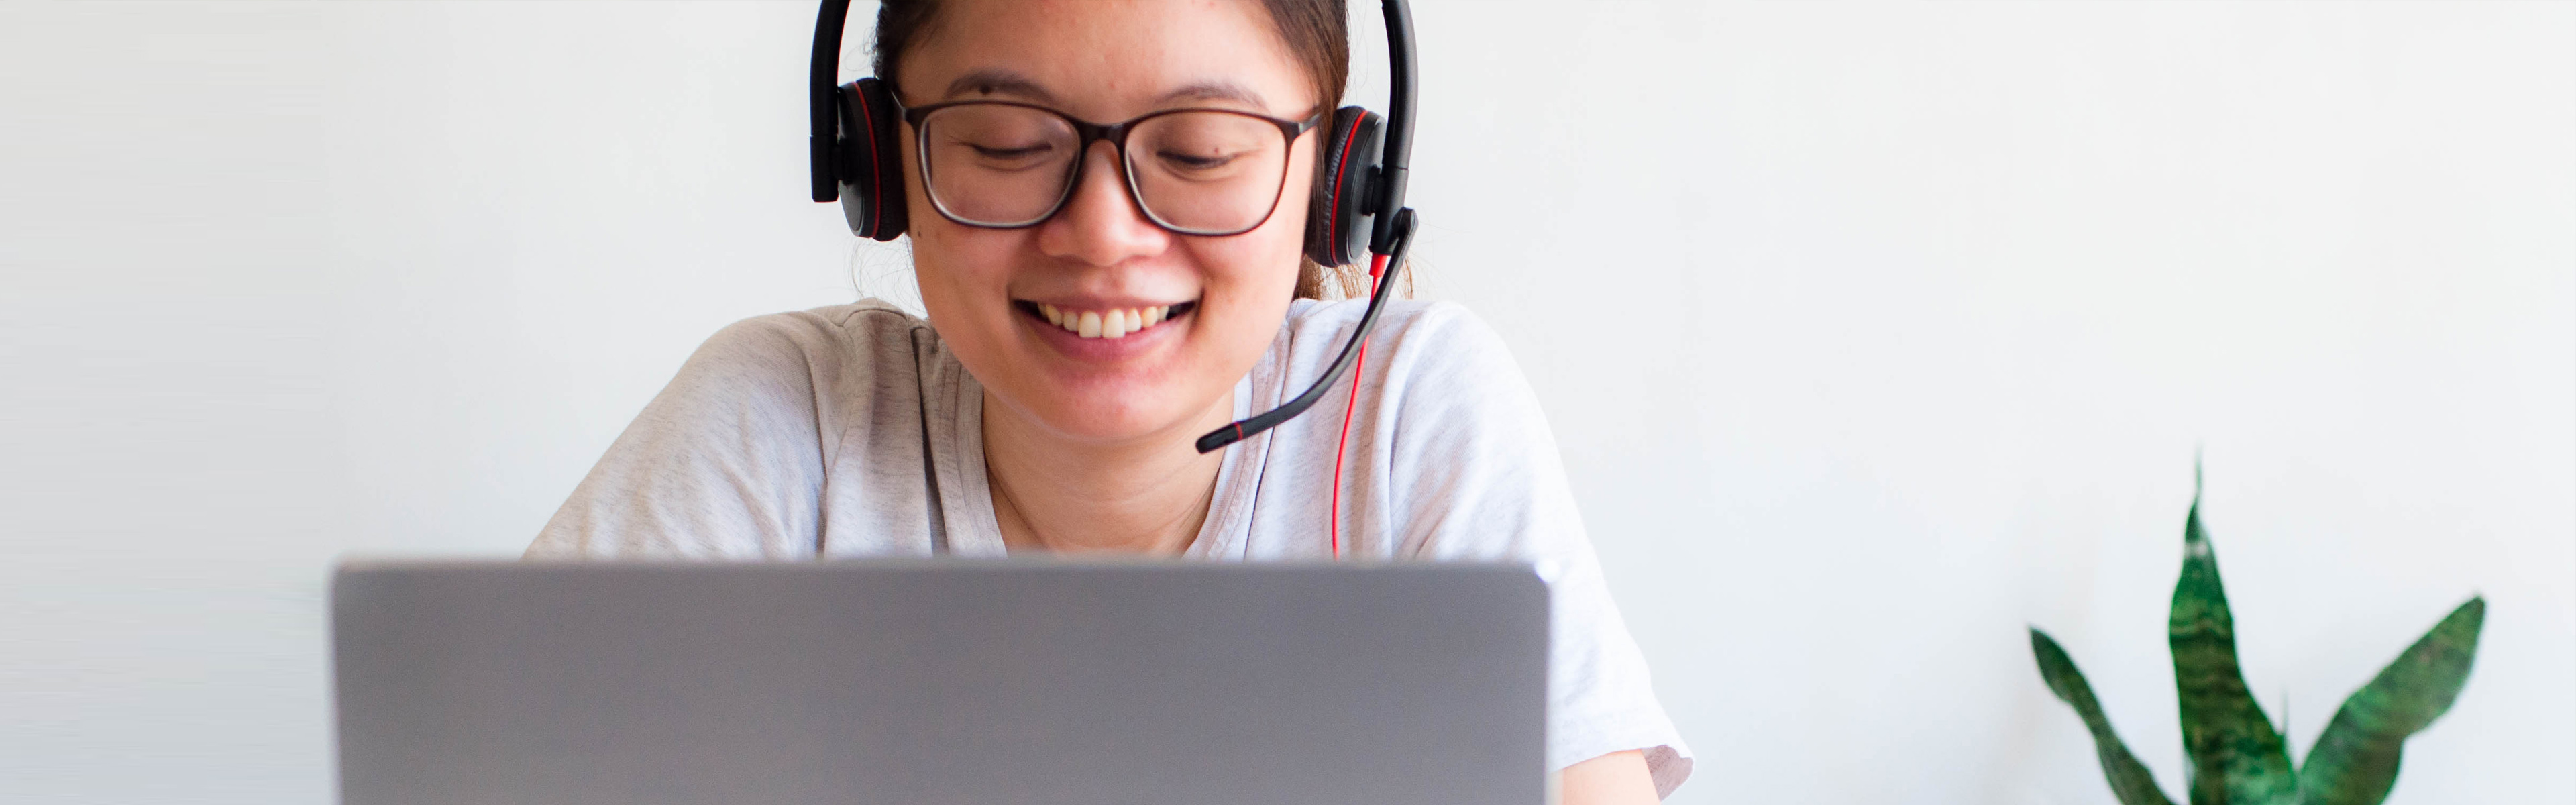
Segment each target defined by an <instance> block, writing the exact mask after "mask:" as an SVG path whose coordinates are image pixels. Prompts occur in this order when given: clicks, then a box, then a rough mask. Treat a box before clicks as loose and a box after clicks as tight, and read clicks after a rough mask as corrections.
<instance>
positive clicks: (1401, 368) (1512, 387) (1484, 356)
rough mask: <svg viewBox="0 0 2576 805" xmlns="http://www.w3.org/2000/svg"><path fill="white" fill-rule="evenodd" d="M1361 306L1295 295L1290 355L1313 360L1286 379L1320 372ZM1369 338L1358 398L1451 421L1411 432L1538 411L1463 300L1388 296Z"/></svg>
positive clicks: (1502, 348)
mask: <svg viewBox="0 0 2576 805" xmlns="http://www.w3.org/2000/svg"><path fill="white" fill-rule="evenodd" d="M1366 310H1367V305H1366V303H1365V301H1364V300H1356V299H1354V300H1341V301H1333V302H1315V301H1310V300H1300V301H1298V302H1297V303H1296V304H1295V305H1293V306H1291V307H1290V309H1289V313H1288V327H1289V330H1290V335H1291V338H1292V339H1293V340H1294V341H1295V342H1297V343H1298V344H1299V345H1300V348H1298V349H1295V350H1293V351H1292V352H1293V354H1295V355H1297V356H1298V357H1299V358H1301V359H1302V360H1300V361H1298V362H1299V363H1301V364H1311V365H1300V366H1297V367H1294V369H1293V370H1292V372H1291V374H1292V376H1297V377H1306V378H1311V377H1315V376H1317V375H1320V374H1321V373H1322V372H1323V370H1324V367H1326V366H1329V365H1330V364H1331V362H1332V359H1333V357H1334V355H1336V354H1337V353H1339V352H1340V349H1341V344H1342V342H1343V341H1344V340H1346V339H1348V338H1349V337H1350V332H1351V330H1352V329H1353V328H1355V327H1357V326H1359V320H1360V317H1361V315H1362V314H1363V313H1365V312H1366ZM1368 343H1369V346H1368V363H1367V365H1366V366H1365V367H1364V370H1363V377H1362V381H1361V382H1362V383H1364V384H1365V386H1364V390H1363V392H1362V393H1363V395H1365V396H1373V397H1376V398H1377V399H1378V400H1379V401H1380V404H1381V405H1382V406H1385V408H1386V410H1388V411H1389V412H1390V413H1392V414H1393V415H1394V416H1396V417H1398V418H1399V419H1404V420H1412V421H1413V422H1414V424H1417V425H1422V424H1430V422H1428V421H1426V420H1430V421H1437V422H1442V423H1446V424H1448V425H1452V426H1456V427H1455V428H1452V427H1442V428H1438V429H1436V430H1435V431H1426V430H1425V429H1423V428H1418V427H1417V428H1410V429H1408V430H1409V431H1410V433H1409V435H1414V436H1427V435H1433V433H1434V432H1437V431H1450V430H1455V429H1460V428H1464V429H1470V430H1472V427H1471V426H1472V425H1474V424H1475V423H1478V422H1490V421H1493V420H1496V419H1503V420H1511V421H1521V420H1526V419H1530V418H1534V417H1537V416H1538V410H1537V399H1536V396H1535V395H1534V394H1533V393H1532V392H1531V390H1530V388H1529V383H1528V381H1527V380H1526V379H1525V378H1524V377H1523V375H1522V374H1521V370H1520V365H1519V363H1518V362H1516V361H1514V360H1513V358H1512V353H1511V349H1510V348H1509V347H1508V346H1506V345H1505V344H1504V343H1503V339H1502V336H1500V335H1499V334H1497V333H1495V331H1494V329H1493V328H1492V327H1491V326H1488V325H1487V324H1486V323H1485V320H1484V319H1483V318H1481V317H1478V316H1477V315H1476V314H1475V313H1474V312H1473V311H1471V310H1469V309H1467V307H1466V306H1464V305H1460V304H1458V303H1456V302H1442V301H1415V300H1403V301H1389V302H1387V306H1386V310H1385V311H1383V312H1381V313H1380V314H1379V315H1378V323H1377V327H1376V329H1375V330H1373V331H1371V332H1370V333H1369V340H1368Z"/></svg>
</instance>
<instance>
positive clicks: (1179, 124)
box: [920, 104, 1288, 235]
mask: <svg viewBox="0 0 2576 805" xmlns="http://www.w3.org/2000/svg"><path fill="white" fill-rule="evenodd" d="M1126 139H1127V147H1126V152H1125V154H1124V155H1123V161H1124V162H1125V165H1124V168H1125V170H1126V173H1127V179H1128V182H1129V186H1130V188H1131V189H1132V190H1133V192H1134V193H1135V197H1136V201H1137V202H1138V203H1139V204H1140V205H1142V206H1143V207H1144V208H1145V211H1146V212H1147V213H1148V214H1149V215H1151V216H1152V217H1153V218H1154V219H1155V220H1156V222H1157V223H1160V224H1161V225H1163V226H1165V227H1168V228H1171V229H1174V230H1177V231H1181V232H1184V233H1188V234H1209V235H1231V234H1235V233H1239V232H1243V231H1246V230H1249V229H1251V228H1253V227H1255V226H1259V225H1260V224H1261V222H1262V221H1263V220H1264V219H1266V218H1268V217H1269V216H1270V211H1271V208H1272V207H1273V206H1275V205H1276V204H1277V203H1278V200H1279V191H1280V187H1281V186H1282V183H1283V182H1284V181H1285V179H1286V178H1287V172H1288V141H1287V138H1285V137H1282V136H1281V132H1280V130H1279V126H1278V124H1276V123H1272V122H1270V121H1269V120H1266V119H1263V118H1258V117H1253V116H1250V115H1241V114H1235V113H1231V112H1221V111H1184V112H1175V113H1171V114H1164V115H1158V116H1155V117H1151V118H1147V119H1145V120H1141V121H1138V122H1137V123H1136V125H1135V127H1134V128H1133V129H1131V130H1129V131H1128V133H1127V138H1126ZM920 142H921V147H922V148H923V157H924V164H923V167H924V169H925V172H926V173H927V174H928V176H929V182H928V185H929V187H928V189H929V192H930V196H931V200H932V201H934V202H936V203H937V204H939V206H940V209H941V210H942V211H943V212H945V213H947V214H948V216H949V217H952V218H956V219H958V220H959V221H960V222H963V223H967V224H972V225H977V226H996V227H1009V226H1027V225H1030V224H1034V223H1037V222H1038V221H1041V220H1044V219H1045V218H1046V217H1047V216H1048V215H1051V214H1053V213H1054V212H1055V210H1056V207H1058V206H1060V205H1061V204H1062V203H1063V201H1064V199H1065V198H1066V196H1067V195H1068V194H1069V191H1070V190H1071V189H1072V182H1073V179H1074V175H1075V173H1076V169H1077V168H1079V167H1080V166H1081V163H1082V159H1083V154H1082V147H1081V135H1080V134H1078V133H1077V132H1075V131H1074V129H1073V126H1072V125H1071V124H1070V123H1069V122H1067V121H1066V120H1065V119H1064V118H1063V117H1061V116H1058V115H1056V114H1054V113H1050V112H1047V111H1043V110H1040V109H1034V108H1030V107H1025V106H1009V105H1003V104H967V105H962V106H952V107H948V108H945V109H940V110H938V111H935V112H932V113H931V114H930V115H929V116H928V117H926V118H924V119H923V120H922V121H921V139H920Z"/></svg>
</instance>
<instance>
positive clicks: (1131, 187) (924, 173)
mask: <svg viewBox="0 0 2576 805" xmlns="http://www.w3.org/2000/svg"><path fill="white" fill-rule="evenodd" d="M959 106H1016V107H1019V108H1022V109H1033V110H1036V111H1039V112H1045V113H1047V114H1049V115H1054V116H1055V117H1056V118H1057V119H1059V120H1062V121H1064V122H1065V123H1066V124H1067V125H1070V126H1072V127H1073V133H1074V149H1073V152H1074V159H1073V168H1072V171H1071V173H1072V175H1071V176H1068V177H1066V178H1065V181H1064V192H1063V193H1062V194H1061V195H1058V196H1056V199H1055V203H1054V204H1050V205H1048V206H1047V209H1046V212H1043V213H1039V214H1038V216H1037V217H1035V218H1031V219H1029V220H1027V221H1023V222H1019V223H1004V224H993V223H985V222H982V221H969V220H966V219H964V218H960V217H958V216H957V214H956V213H953V212H950V211H949V210H948V203H947V202H944V201H941V200H939V190H938V188H937V186H936V185H935V184H934V183H933V182H932V181H931V174H930V143H929V141H928V139H927V136H926V133H925V132H926V131H927V130H926V129H923V128H922V126H921V124H922V121H925V120H929V119H930V115H931V113H933V112H937V111H939V110H942V109H950V108H954V107H959ZM895 108H896V109H898V110H901V111H902V112H903V122H904V123H905V124H906V125H909V126H911V127H912V150H913V160H914V163H915V165H916V166H917V167H918V168H919V169H920V170H921V194H922V195H923V196H926V197H928V198H929V199H930V206H931V208H932V209H935V210H938V211H939V217H941V218H946V219H948V220H949V221H951V222H954V223H956V224H958V225H961V226H971V227H975V228H978V229H1027V228H1029V227H1033V226H1037V225H1039V224H1044V223H1046V222H1047V221H1049V220H1052V219H1054V218H1055V216H1056V213H1060V212H1063V211H1064V204H1065V202H1066V201H1068V200H1071V199H1072V198H1073V191H1074V189H1075V188H1078V187H1081V186H1082V172H1083V170H1084V169H1086V168H1088V167H1089V166H1090V163H1091V144H1092V143H1094V142H1099V141H1103V140H1106V141H1108V142H1109V147H1110V148H1111V149H1113V150H1116V151H1117V152H1118V174H1119V176H1121V177H1123V178H1125V179H1126V182H1125V183H1126V185H1127V201H1128V203H1131V204H1134V205H1136V211H1137V212H1140V213H1144V215H1145V220H1147V221H1151V222H1153V224H1154V226H1156V227H1158V228H1161V229H1162V230H1163V231H1166V232H1171V233H1173V234H1178V235H1190V236H1195V237H1211V238H1222V237H1231V236H1234V235H1240V234H1243V233H1245V232H1250V231H1252V230H1255V229H1260V228H1261V225H1262V224H1266V223H1269V222H1270V216H1273V215H1277V214H1279V199H1281V198H1284V197H1286V196H1287V194H1288V166H1289V164H1290V163H1293V162H1295V161H1296V159H1295V158H1294V157H1295V149H1296V147H1297V138H1299V137H1303V136H1305V135H1306V132H1308V131H1311V130H1313V129H1314V128H1315V127H1316V126H1320V125H1323V122H1324V116H1325V115H1326V114H1330V113H1327V112H1319V113H1316V114H1315V116H1313V117H1309V118H1306V119H1305V120H1302V121H1299V120H1282V119H1279V118H1275V117H1271V116H1269V115H1265V114H1260V113H1257V112H1246V111H1243V110H1241V109H1221V108H1215V107H1182V108H1178V109H1157V110H1154V111H1152V112H1147V113H1145V114H1144V115H1141V116H1138V117H1136V118H1134V119H1131V120H1127V121H1125V122H1121V123H1093V122H1091V121H1088V120H1084V119H1082V118H1078V117H1074V116H1072V115H1069V114H1065V113H1064V112H1062V111H1059V110H1056V109H1050V108H1047V107H1044V106H1039V105H1037V104H1034V103H1021V102H1019V101H992V100H982V99H977V100H966V101H949V102H946V103H934V104H929V105H927V106H904V105H903V101H902V100H900V99H898V100H896V101H895ZM1188 112H1216V113H1220V114H1229V115H1236V116H1240V117H1248V118H1252V119H1254V120H1259V121H1262V122H1265V123H1269V124H1270V125H1273V126H1277V127H1279V136H1280V138H1281V139H1283V140H1285V141H1286V143H1285V144H1284V146H1283V147H1284V149H1285V150H1284V153H1286V154H1288V158H1283V159H1281V160H1279V181H1278V183H1277V184H1275V185H1273V186H1272V187H1271V190H1270V208H1269V209H1267V210H1263V211H1262V213H1261V218H1260V219H1259V220H1256V221H1253V222H1252V225H1251V226H1247V227H1244V228H1242V229H1235V230H1225V231H1219V230H1206V231H1201V230H1194V229H1188V228H1185V227H1181V226H1176V225H1174V224H1172V222H1170V221H1165V220H1163V216H1162V215H1160V214H1158V213H1156V212H1154V208H1153V206H1152V205H1149V204H1146V203H1145V193H1144V191H1143V190H1142V189H1140V188H1138V187H1137V186H1136V163H1135V160H1133V159H1130V158H1129V157H1128V155H1127V134H1128V132H1132V131H1135V130H1136V126H1137V124H1140V123H1144V122H1145V121H1148V120H1152V119H1154V118H1158V117H1165V116H1169V115H1177V114H1183V113H1188Z"/></svg>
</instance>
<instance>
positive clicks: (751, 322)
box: [689, 299, 937, 371]
mask: <svg viewBox="0 0 2576 805" xmlns="http://www.w3.org/2000/svg"><path fill="white" fill-rule="evenodd" d="M936 338H937V336H936V335H935V334H933V333H932V332H931V330H930V323H929V322H927V321H923V320H922V319H921V318H920V317H918V316H914V315H912V314H910V313H905V312H903V311H902V310H901V309H898V308H896V307H894V306H892V305H888V304H886V303H884V302H881V301H877V300H874V299H867V300H861V301H859V302H855V303H852V304H846V305H832V306H829V307H818V308H814V309H812V310H799V311H792V312H787V313H771V314H768V315H764V316H753V317H751V318H748V319H743V320H741V321H737V322H734V323H732V324H729V325H726V326H725V328H724V329H721V330H717V331H716V334H715V335H712V336H709V337H708V338H707V340H706V343H704V344H701V345H699V347H698V351H697V352H696V353H695V354H693V355H691V356H690V357H689V361H690V363H692V364H697V363H701V362H705V363H710V364H716V365H718V366H732V367H740V368H742V369H745V370H749V371H759V370H761V369H781V368H786V367H788V366H793V365H801V364H808V363H814V362H821V361H827V360H828V361H832V362H842V361H846V360H848V359H850V358H853V357H860V358H864V357H867V356H869V355H871V354H873V353H876V352H883V351H889V350H888V349H887V347H899V348H900V349H899V350H893V351H896V352H897V353H898V354H900V353H902V352H910V351H911V350H912V345H913V344H914V343H915V342H919V341H923V340H925V339H927V340H930V341H934V342H935V340H936Z"/></svg>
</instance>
